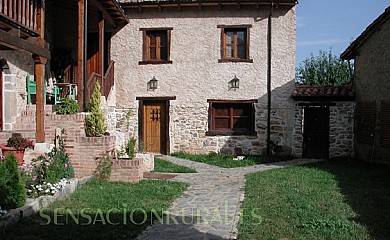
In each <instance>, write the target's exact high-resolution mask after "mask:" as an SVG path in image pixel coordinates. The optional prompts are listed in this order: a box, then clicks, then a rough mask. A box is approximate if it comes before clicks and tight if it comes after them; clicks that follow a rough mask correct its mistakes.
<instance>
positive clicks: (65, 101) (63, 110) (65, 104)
mask: <svg viewBox="0 0 390 240" xmlns="http://www.w3.org/2000/svg"><path fill="white" fill-rule="evenodd" d="M79 110H80V107H79V104H78V103H77V102H76V100H73V99H71V98H62V99H61V104H60V105H59V106H58V107H56V109H55V110H54V111H55V112H56V113H57V114H60V115H64V114H76V113H78V112H79Z"/></svg>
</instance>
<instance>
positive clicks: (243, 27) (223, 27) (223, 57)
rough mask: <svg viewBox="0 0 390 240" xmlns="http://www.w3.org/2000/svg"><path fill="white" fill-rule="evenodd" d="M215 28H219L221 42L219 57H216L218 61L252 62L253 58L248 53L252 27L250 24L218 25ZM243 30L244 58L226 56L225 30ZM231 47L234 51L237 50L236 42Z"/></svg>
mask: <svg viewBox="0 0 390 240" xmlns="http://www.w3.org/2000/svg"><path fill="white" fill-rule="evenodd" d="M217 28H220V29H221V40H220V41H221V44H220V51H221V58H220V59H218V62H219V63H224V62H247V63H253V59H251V58H250V55H249V49H250V28H252V25H218V26H217ZM239 30H244V31H245V32H246V35H245V58H238V57H233V58H231V57H227V56H226V46H227V45H226V31H236V32H237V31H239ZM233 48H234V49H235V52H237V48H238V44H237V45H233Z"/></svg>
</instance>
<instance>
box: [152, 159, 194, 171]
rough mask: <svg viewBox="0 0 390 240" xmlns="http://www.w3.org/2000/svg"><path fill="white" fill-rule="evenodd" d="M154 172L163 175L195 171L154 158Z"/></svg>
mask: <svg viewBox="0 0 390 240" xmlns="http://www.w3.org/2000/svg"><path fill="white" fill-rule="evenodd" d="M154 171H155V172H164V173H196V170H195V169H193V168H189V167H184V166H180V165H177V164H174V163H171V162H168V161H165V160H163V159H161V158H158V157H155V158H154Z"/></svg>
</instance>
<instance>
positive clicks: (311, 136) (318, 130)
mask: <svg viewBox="0 0 390 240" xmlns="http://www.w3.org/2000/svg"><path fill="white" fill-rule="evenodd" d="M303 157H304V158H317V159H327V158H329V107H312V106H310V107H305V108H304V125H303Z"/></svg>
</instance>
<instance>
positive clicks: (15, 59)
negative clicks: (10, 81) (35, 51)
mask: <svg viewBox="0 0 390 240" xmlns="http://www.w3.org/2000/svg"><path fill="white" fill-rule="evenodd" d="M0 59H4V60H5V61H6V63H7V68H3V73H4V74H15V76H16V78H15V81H16V82H15V86H16V91H15V97H14V99H13V100H14V101H15V102H12V104H7V103H6V104H5V105H4V107H5V108H12V109H9V110H6V109H5V110H6V111H10V112H12V115H14V116H13V117H12V120H11V121H10V123H6V124H5V125H4V129H5V130H11V129H12V127H13V124H14V123H15V121H16V118H17V117H19V116H20V115H21V112H22V111H23V110H24V109H26V105H27V99H26V76H27V75H28V74H30V75H34V61H33V59H32V55H31V53H27V52H23V51H0Z"/></svg>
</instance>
